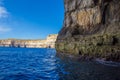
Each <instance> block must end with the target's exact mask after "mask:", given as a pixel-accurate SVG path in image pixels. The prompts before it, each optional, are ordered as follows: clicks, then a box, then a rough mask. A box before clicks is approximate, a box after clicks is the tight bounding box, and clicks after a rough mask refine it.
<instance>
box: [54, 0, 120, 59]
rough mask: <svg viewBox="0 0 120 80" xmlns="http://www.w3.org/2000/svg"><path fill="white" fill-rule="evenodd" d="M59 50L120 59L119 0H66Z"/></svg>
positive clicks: (57, 43) (59, 36)
mask: <svg viewBox="0 0 120 80" xmlns="http://www.w3.org/2000/svg"><path fill="white" fill-rule="evenodd" d="M64 4H65V19H64V25H63V28H62V30H61V31H60V32H59V35H58V38H57V41H56V50H57V52H59V53H69V54H74V55H81V56H88V57H93V58H102V59H105V60H112V61H120V0H64Z"/></svg>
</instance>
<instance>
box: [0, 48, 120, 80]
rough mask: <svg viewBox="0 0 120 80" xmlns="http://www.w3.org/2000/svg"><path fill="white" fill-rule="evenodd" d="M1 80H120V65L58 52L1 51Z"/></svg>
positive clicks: (30, 50) (40, 50) (48, 50)
mask: <svg viewBox="0 0 120 80" xmlns="http://www.w3.org/2000/svg"><path fill="white" fill-rule="evenodd" d="M0 80H120V64H119V63H112V62H102V61H79V60H74V59H73V58H69V57H68V56H64V55H60V54H59V55H58V54H56V50H55V49H42V48H41V49H39V48H4V47H0Z"/></svg>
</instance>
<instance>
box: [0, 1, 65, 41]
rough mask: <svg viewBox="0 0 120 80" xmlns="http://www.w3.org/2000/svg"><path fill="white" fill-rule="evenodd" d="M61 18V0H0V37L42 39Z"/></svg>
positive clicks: (55, 28)
mask: <svg viewBox="0 0 120 80" xmlns="http://www.w3.org/2000/svg"><path fill="white" fill-rule="evenodd" d="M63 18H64V6H63V0H0V39H7V38H18V39H44V38H45V37H46V36H47V35H49V34H56V33H58V32H59V31H60V29H61V28H62V24H63Z"/></svg>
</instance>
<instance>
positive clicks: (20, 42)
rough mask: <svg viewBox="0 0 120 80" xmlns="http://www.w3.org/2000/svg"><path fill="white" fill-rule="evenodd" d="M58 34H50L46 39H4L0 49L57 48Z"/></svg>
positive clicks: (1, 41)
mask: <svg viewBox="0 0 120 80" xmlns="http://www.w3.org/2000/svg"><path fill="white" fill-rule="evenodd" d="M57 36H58V35H57V34H50V35H48V36H47V38H46V39H36V40H31V39H27V40H26V39H2V40H0V47H17V48H55V41H56V39H57Z"/></svg>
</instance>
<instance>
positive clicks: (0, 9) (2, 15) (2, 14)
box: [0, 0, 8, 19]
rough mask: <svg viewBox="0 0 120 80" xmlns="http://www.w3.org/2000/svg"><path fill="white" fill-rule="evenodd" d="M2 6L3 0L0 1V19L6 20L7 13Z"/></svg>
mask: <svg viewBox="0 0 120 80" xmlns="http://www.w3.org/2000/svg"><path fill="white" fill-rule="evenodd" d="M2 5H3V0H0V19H1V18H7V17H8V11H7V9H6V8H5V7H4V6H2Z"/></svg>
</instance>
